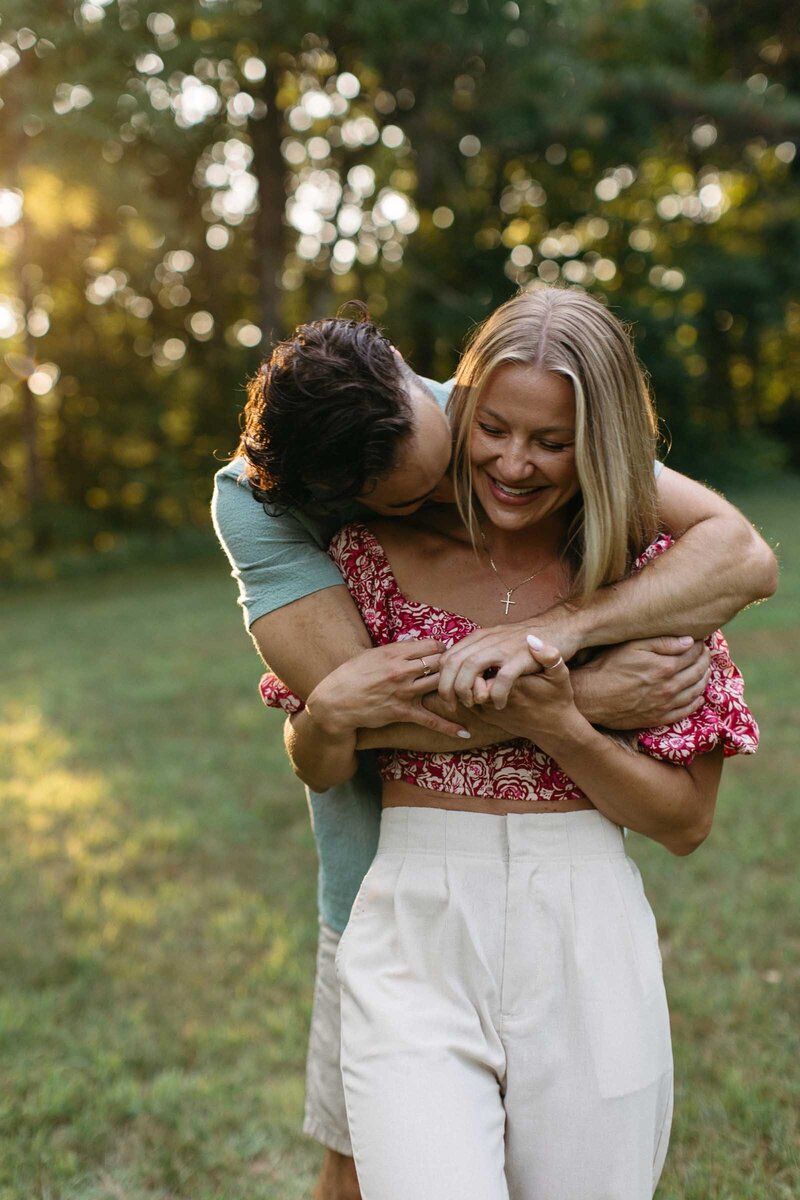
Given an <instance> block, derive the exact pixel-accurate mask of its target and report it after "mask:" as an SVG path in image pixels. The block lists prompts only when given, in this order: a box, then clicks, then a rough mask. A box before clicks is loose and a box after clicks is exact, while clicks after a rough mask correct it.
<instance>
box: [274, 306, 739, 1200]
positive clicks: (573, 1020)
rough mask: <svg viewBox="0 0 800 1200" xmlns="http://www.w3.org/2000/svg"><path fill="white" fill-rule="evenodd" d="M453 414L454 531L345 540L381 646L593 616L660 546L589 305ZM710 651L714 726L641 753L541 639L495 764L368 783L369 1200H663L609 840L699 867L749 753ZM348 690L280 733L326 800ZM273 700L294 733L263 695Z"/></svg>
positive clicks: (561, 312)
mask: <svg viewBox="0 0 800 1200" xmlns="http://www.w3.org/2000/svg"><path fill="white" fill-rule="evenodd" d="M451 409H452V411H451V417H452V421H453V426H454V429H455V432H456V457H455V464H454V478H455V485H456V492H457V498H458V507H457V510H456V509H454V508H452V507H450V508H447V507H442V508H432V509H430V510H424V511H423V513H421V514H419V516H418V517H417V518H416V519H415V520H414V521H413V522H411V521H409V520H405V521H403V522H398V523H392V522H378V523H376V524H374V525H373V526H372V527H371V529H366V528H365V527H364V526H358V525H355V526H349V527H347V528H346V529H344V530H342V531H341V533H340V534H338V535H337V537H336V538H335V539H334V542H333V543H332V546H331V553H332V556H333V558H334V561H335V562H336V563H337V565H338V566H339V567H340V569H341V571H342V574H343V576H344V579H345V582H346V583H347V585H348V587H349V588H350V591H351V593H352V595H353V597H354V599H355V601H356V603H357V604H358V607H359V609H360V611H361V614H362V616H363V618H364V621H365V624H366V625H367V628H368V629H369V630H370V633H371V635H372V639H373V641H374V642H375V643H376V644H378V645H381V644H386V643H388V642H393V641H402V640H404V639H407V638H412V637H413V638H436V639H438V640H440V641H441V642H443V643H444V644H445V645H447V646H449V645H452V644H453V643H454V642H456V641H458V640H459V639H460V638H462V637H465V636H466V635H467V634H469V633H471V632H472V631H473V630H475V629H476V628H477V627H479V626H481V625H489V624H497V623H498V621H499V620H502V619H503V617H504V616H506V617H508V619H509V620H512V619H513V620H514V621H520V620H522V619H524V618H526V617H531V618H533V617H534V616H535V615H536V614H537V613H539V612H541V611H543V610H545V609H547V608H548V607H550V605H552V604H553V603H555V602H556V601H557V600H558V599H560V598H563V597H565V596H570V597H572V598H573V600H574V601H575V603H580V602H581V600H582V599H584V598H586V597H587V596H589V595H591V594H592V592H593V591H594V590H595V589H596V588H598V587H600V586H602V585H605V584H609V583H613V582H614V581H615V580H618V579H620V578H622V577H624V576H625V575H626V574H628V573H629V572H630V570H631V569H632V568H633V567H634V565H635V563H636V561H637V560H638V564H639V565H641V563H642V562H643V561H645V560H646V559H647V558H649V557H652V556H653V555H655V554H658V553H660V552H661V551H662V550H663V549H665V548H666V547H667V546H668V544H669V539H667V538H656V529H655V487H654V479H653V466H652V464H653V459H654V449H655V424H654V418H653V413H652V409H651V406H650V402H649V398H648V395H647V391H646V387H645V385H644V381H643V379H642V375H641V372H640V370H639V368H638V365H637V363H636V360H635V356H634V354H633V350H632V347H631V345H630V342H629V340H628V338H627V336H626V334H625V331H624V330H623V329H622V327H621V326H620V325H619V323H618V322H617V321H616V320H615V319H614V318H613V317H612V316H611V315H610V314H609V313H608V311H607V310H606V309H605V308H604V307H603V306H602V305H600V304H599V303H598V302H596V301H595V300H593V299H591V297H589V296H587V295H585V294H584V293H582V292H578V291H564V290H559V289H546V290H542V291H536V292H529V293H524V294H521V295H519V296H517V297H515V298H514V299H513V300H511V301H509V302H508V303H507V304H506V305H504V306H503V307H502V308H501V309H499V310H498V311H497V312H496V313H494V314H493V315H492V317H490V318H489V320H488V321H487V322H486V323H485V324H484V325H483V326H482V327H481V328H480V329H479V330H478V331H477V333H476V335H475V337H474V338H473V341H472V344H471V346H470V348H469V350H468V352H467V354H466V355H465V357H464V358H463V360H462V363H461V366H460V368H459V372H458V375H457V378H456V387H455V388H454V391H453V395H452V399H451ZM512 607H513V610H514V611H513V612H512V611H511V610H512ZM709 641H710V646H711V651H712V670H711V675H710V679H709V684H708V688H707V692H706V697H707V699H706V703H705V704H704V706H703V708H702V709H700V710H699V711H698V712H697V713H696V714H694V715H693V716H692V717H690V718H687V719H685V720H684V721H682V722H680V723H679V724H678V725H677V726H675V727H672V728H668V729H660V730H650V731H643V732H641V733H640V734H639V736H638V739H637V741H638V746H637V747H636V749H638V750H640V751H644V753H631V749H633V748H634V747H631V746H625V745H621V744H620V743H619V741H618V740H612V739H611V738H608V737H606V736H604V735H603V734H602V733H600V732H598V731H596V730H595V729H594V728H593V727H592V726H591V725H589V724H588V723H587V722H586V720H585V719H584V718H583V717H582V716H581V715H580V713H579V712H578V710H577V708H576V707H575V704H574V702H573V698H572V691H571V687H570V682H569V671H568V669H567V667H566V665H565V664H564V662H563V661H562V659H561V657H560V655H559V653H558V650H557V649H556V648H554V647H549V646H544V645H542V644H541V643H540V642H537V640H536V639H531V655H532V660H533V661H532V666H535V668H536V669H538V673H536V674H532V675H530V676H528V677H525V678H524V679H523V680H521V681H520V682H519V683H518V684H517V685H516V687H515V688H514V691H513V693H512V697H511V700H510V702H509V704H508V705H507V707H506V708H505V709H504V710H502V711H500V712H497V711H495V710H494V708H493V707H492V706H491V705H485V702H486V700H487V699H488V696H489V694H490V690H491V680H479V681H478V684H477V685H476V694H475V696H474V702H475V703H476V704H478V705H484V707H483V709H482V712H483V715H484V718H485V720H486V721H487V722H489V723H490V724H494V725H496V726H497V738H498V744H497V745H495V746H493V747H491V748H490V749H488V750H482V751H469V750H466V751H463V750H462V752H461V753H456V752H455V750H454V752H453V753H452V754H429V755H425V754H420V753H417V752H413V753H412V752H407V751H387V752H386V753H384V754H383V755H382V756H381V774H382V777H383V780H384V784H383V805H384V810H383V818H382V826H381V843H380V849H379V852H378V855H377V857H376V859H375V862H374V864H373V866H372V868H371V869H370V872H369V874H368V875H367V878H366V879H365V881H364V884H363V886H362V889H361V892H360V894H359V897H358V898H357V900H356V903H355V905H354V908H353V913H352V916H351V920H350V924H349V925H348V927H347V930H346V931H345V935H344V937H343V939H342V943H341V946H340V950H339V957H338V970H339V975H340V980H341V984H342V1071H343V1076H344V1081H345V1091H346V1095H347V1108H348V1120H349V1123H350V1129H351V1135H352V1140H353V1147H354V1152H355V1159H356V1165H357V1169H358V1174H359V1181H360V1184H361V1189H362V1194H363V1196H364V1200H426V1198H430V1200H434V1197H435V1198H436V1200H451V1198H452V1200H455V1198H456V1197H458V1198H459V1200H469V1198H474V1200H506V1198H508V1197H511V1198H512V1200H644V1198H645V1197H650V1196H651V1195H652V1193H653V1190H654V1188H655V1185H656V1183H657V1180H658V1177H659V1174H660V1171H661V1167H662V1165H663V1161H664V1156H665V1153H666V1146H667V1141H668V1135H669V1125H670V1118H671V1108H672V1061H671V1049H670V1037H669V1020H668V1014H667V1007H666V999H665V995H664V988H663V981H662V976H661V966H660V956H659V952H658V941H657V935H656V930H655V923H654V920H653V916H652V913H651V911H650V908H649V905H648V904H647V901H646V899H645V896H644V893H643V891H642V888H641V880H640V877H639V873H638V871H637V869H636V867H635V865H634V864H633V863H632V862H631V861H630V859H628V857H627V856H626V854H625V851H624V844H623V837H622V827H628V828H632V829H635V830H637V831H639V832H640V833H643V834H645V835H647V836H649V837H652V838H654V839H655V840H656V841H659V842H661V843H662V844H663V845H664V846H666V847H667V848H668V849H670V850H672V851H673V852H674V853H676V854H687V853H690V852H691V851H692V850H693V849H695V848H696V846H698V845H699V844H700V843H701V841H702V840H703V839H704V837H705V836H706V835H707V833H708V831H709V829H710V826H711V821H712V817H713V811H714V803H715V798H716V792H717V788H718V784H719V778H720V771H721V766H722V757H723V751H724V752H725V753H736V752H737V751H742V752H752V751H753V750H754V749H755V746H756V741H757V729H756V727H755V724H754V722H753V720H752V717H751V716H750V714H749V713H748V711H747V709H746V708H745V706H744V704H743V703H742V701H741V677H740V676H739V674H738V672H737V671H736V668H735V667H734V666H733V664H732V663H731V662H730V659H729V657H728V655H727V648H726V646H725V643H724V639H723V638H722V635H721V634H719V633H717V634H714V635H713V636H712V638H711V639H710V640H709ZM437 666H438V659H437V656H429V657H427V658H425V659H422V660H418V663H417V666H416V671H417V673H418V674H419V675H420V677H421V679H423V680H424V679H425V678H427V679H428V682H429V683H430V684H431V685H432V684H434V683H435V682H436V678H437ZM410 669H414V667H413V666H411V667H410ZM360 674H361V668H360V667H359V660H358V659H356V660H354V661H353V662H350V663H347V664H345V665H344V666H343V667H341V668H340V669H339V670H337V671H336V672H334V673H333V674H332V675H330V676H329V677H328V678H327V679H326V680H324V681H323V683H322V684H320V686H319V687H318V688H316V689H315V691H314V692H313V693H312V695H311V696H310V697H309V699H308V704H307V706H306V707H305V709H304V710H303V711H298V712H297V715H296V716H295V717H294V718H293V726H294V728H293V731H292V738H291V739H290V748H291V752H292V756H293V760H294V764H295V768H296V770H297V771H298V773H299V774H300V775H301V777H302V778H304V779H306V780H307V781H308V782H309V783H310V784H311V785H312V786H313V787H314V788H315V789H317V790H321V789H322V788H324V787H326V786H331V785H332V784H334V783H336V782H339V781H341V780H343V779H345V778H347V777H348V776H349V775H350V774H351V773H352V772H353V771H354V769H355V761H356V760H355V747H356V734H357V729H356V728H355V727H354V726H353V724H352V720H353V718H352V716H350V717H349V718H348V717H346V716H345V715H344V714H345V713H352V712H353V710H354V707H355V708H357V704H354V699H357V697H358V694H359V688H360V687H361V686H362V684H361V679H360ZM421 686H425V684H424V682H423V683H422V685H421ZM264 692H265V695H266V698H267V699H268V701H269V702H272V703H282V704H283V705H284V707H287V708H288V709H289V710H292V709H295V710H297V709H298V708H299V707H300V703H301V702H299V701H297V700H296V698H292V697H291V696H290V695H289V694H287V693H286V691H285V689H282V686H281V685H280V684H279V682H278V681H276V680H274V679H271V680H270V679H267V681H266V684H265V687H264ZM345 699H346V701H347V703H346V704H343V700H345ZM348 722H349V723H348ZM508 739H511V740H508ZM454 746H455V743H454ZM659 760H661V761H659ZM536 818H538V819H536Z"/></svg>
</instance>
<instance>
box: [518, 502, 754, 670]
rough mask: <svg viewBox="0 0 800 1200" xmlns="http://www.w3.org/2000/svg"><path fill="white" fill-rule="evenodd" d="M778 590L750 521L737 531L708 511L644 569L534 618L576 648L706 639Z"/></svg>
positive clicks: (723, 519)
mask: <svg viewBox="0 0 800 1200" xmlns="http://www.w3.org/2000/svg"><path fill="white" fill-rule="evenodd" d="M751 535H752V536H751ZM774 588H775V567H774V556H773V555H772V552H771V551H770V550H769V548H768V547H767V546H766V545H765V543H764V542H762V540H761V539H760V538H759V537H758V535H757V534H756V532H755V530H751V531H750V532H749V533H748V527H747V526H746V525H745V524H744V523H743V524H742V526H741V528H740V529H737V530H732V529H731V525H730V522H729V521H728V520H727V519H726V518H722V517H719V518H717V517H710V518H709V519H708V520H705V521H702V522H701V523H700V524H698V525H695V526H693V527H692V528H691V529H689V530H687V531H686V533H684V534H683V536H682V537H681V538H679V540H678V541H677V542H676V543H675V544H674V546H672V547H670V549H669V550H667V551H665V553H664V554H662V555H661V556H660V557H659V558H657V559H656V560H655V561H654V562H652V563H650V564H649V565H648V566H647V567H646V568H645V569H644V570H643V571H639V572H638V573H637V574H636V575H633V576H631V577H630V578H629V579H626V580H623V581H622V582H621V583H617V584H613V585H612V586H610V587H605V588H601V589H600V590H599V591H598V592H596V593H595V595H594V596H593V597H592V599H591V600H590V601H589V602H588V603H587V604H585V605H582V606H580V607H575V606H573V605H566V604H561V605H557V606H555V607H554V608H552V609H550V610H548V612H546V613H544V614H543V616H542V617H541V618H540V619H539V620H537V621H536V622H531V624H534V625H537V626H538V625H539V624H540V623H541V624H542V625H543V626H544V628H546V629H547V630H548V631H552V634H551V636H552V637H553V640H555V642H556V644H557V645H558V644H559V642H558V631H559V630H564V631H565V633H566V634H567V641H568V642H569V644H570V648H571V649H572V651H573V653H574V652H575V650H577V649H587V648H589V647H592V646H610V645H615V644H617V643H619V642H626V641H632V640H633V639H635V638H645V637H656V636H660V635H672V636H675V637H678V636H681V635H684V634H688V635H690V636H691V637H693V638H695V639H698V640H700V639H702V638H704V637H707V636H708V634H710V633H712V632H713V630H715V629H718V628H719V627H720V626H721V625H724V624H725V623H726V622H727V621H729V620H730V619H731V617H733V616H735V615H736V613H737V612H741V610H742V609H743V608H746V607H747V605H748V604H752V603H753V602H754V601H755V600H758V599H762V598H763V597H764V596H766V595H770V594H771V593H772V591H774Z"/></svg>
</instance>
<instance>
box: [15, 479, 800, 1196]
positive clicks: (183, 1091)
mask: <svg viewBox="0 0 800 1200" xmlns="http://www.w3.org/2000/svg"><path fill="white" fill-rule="evenodd" d="M798 501H800V486H798V485H786V486H785V487H783V488H782V489H780V490H776V492H775V493H773V494H770V495H758V496H751V497H748V498H746V499H745V500H744V501H743V502H744V504H745V507H746V508H747V510H748V512H749V513H750V514H751V516H752V517H753V519H755V520H756V521H757V523H758V524H760V525H761V526H763V528H764V529H765V530H766V532H767V533H768V535H769V536H770V538H771V539H772V540H777V541H780V542H781V543H782V544H783V547H784V549H783V556H782V557H783V563H784V578H783V587H782V592H781V594H780V596H779V597H778V598H776V599H775V600H773V601H772V602H771V603H770V604H769V605H767V606H762V607H760V608H756V609H752V610H750V611H749V612H747V613H745V614H743V615H742V616H741V617H740V618H738V619H737V621H736V622H735V623H734V625H733V626H732V629H731V640H732V642H733V646H734V653H735V656H736V658H737V660H738V661H739V662H740V664H741V665H742V667H743V668H744V670H745V673H746V676H747V679H748V684H749V698H750V702H751V704H752V706H753V708H754V709H755V711H756V714H757V716H758V717H759V719H760V721H761V725H762V732H763V747H762V750H761V753H760V754H759V756H758V757H757V758H756V759H754V760H748V761H739V762H734V763H731V764H730V765H729V766H728V768H727V770H726V778H725V781H724V784H723V791H722V796H721V799H720V803H719V809H718V817H717V822H716V826H715V829H714V832H713V834H712V836H711V838H710V840H709V841H708V842H707V843H706V845H705V846H704V847H702V849H701V850H700V851H699V852H698V853H697V854H696V855H694V856H692V857H691V858H688V859H675V858H672V857H670V856H669V855H668V854H667V853H666V852H665V851H662V850H661V849H660V848H659V847H657V846H655V845H652V844H648V843H647V842H645V841H644V840H643V839H638V838H637V839H632V842H634V844H633V853H634V854H635V856H636V858H637V859H638V860H639V862H640V864H641V866H642V869H643V873H644V875H645V879H646V880H647V882H648V890H649V893H650V897H651V900H652V903H653V907H654V909H655V911H656V914H657V915H658V918H659V924H660V927H661V931H662V938H663V951H664V960H665V968H666V973H667V982H668V989H669V993H670V999H671V1007H672V1014H673V1029H674V1037H675V1053H676V1068H677V1097H676V1117H675V1126H674V1132H673V1140H672V1149H671V1152H670V1157H669V1159H668V1165H667V1168H666V1171H665V1174H664V1177H663V1182H662V1185H661V1188H660V1190H659V1193H658V1195H659V1200H762V1198H763V1200H772V1198H774V1200H789V1198H790V1197H794V1196H797V1195H798V1194H800V1165H799V1164H798V1155H797V1144H798V1143H797V1128H796V1115H795V1114H796V1113H797V1111H798V1096H797V1084H796V1064H797V1061H798V1058H799V1057H800V1054H799V1053H798V1045H797V1032H798V1027H799V1026H798V1012H797V996H798V987H797V962H798V958H797V951H798V941H799V940H800V938H799V937H798V924H797V917H796V913H797V911H798V900H799V899H800V896H799V895H798V892H800V887H798V876H797V869H796V859H797V854H796V846H797V844H798V837H799V836H800V806H798V805H797V803H796V800H795V792H796V785H795V776H796V773H797V768H798V763H799V762H800V751H799V750H798V747H797V735H796V729H797V725H798V718H799V717H800V690H799V689H798V687H797V684H796V668H797V654H796V647H797V645H798V633H800V567H799V566H798V555H797V550H798V547H800V538H799V537H798V529H797V518H796V515H795V514H796V512H797V511H798ZM793 508H794V512H793V511H792V509H793ZM0 622H1V624H0V628H2V652H3V653H2V662H3V670H4V687H3V695H2V700H1V701H0V704H1V705H2V713H3V719H2V726H1V727H0V835H1V836H2V839H3V842H4V844H5V847H6V851H5V854H4V856H3V859H2V864H0V890H1V891H2V902H3V910H4V912H5V920H4V921H3V925H2V929H0V966H1V967H2V975H1V976H0V978H2V987H1V989H0V1056H1V1058H0V1071H1V1072H2V1080H3V1090H2V1096H0V1200H34V1198H42V1200H73V1198H74V1200H77V1198H80V1200H99V1198H100V1197H109V1198H114V1197H116V1198H120V1200H121V1198H125V1200H156V1198H158V1200H167V1198H168V1197H169V1198H176V1200H177V1198H181V1200H211V1198H212V1197H213V1198H215V1200H217V1198H219V1200H223V1198H224V1200H273V1198H274V1200H295V1198H297V1200H299V1198H301V1197H309V1196H310V1195H311V1190H312V1186H313V1180H314V1177H315V1174H316V1171H317V1168H318V1164H319V1158H320V1152H319V1149H318V1147H317V1146H315V1145H314V1144H313V1143H310V1142H307V1141H305V1140H304V1139H303V1138H302V1137H301V1135H300V1133H299V1126H300V1119H301V1110H302V1098H303V1069H304V1055H305V1039H306V1031H307V1024H308V1018H309V1013H310V1004H311V984H312V978H313V958H314V948H315V942H316V912H315V871H316V866H315V856H314V848H313V843H312V839H311V835H310V832H309V828H308V820H307V816H306V811H305V804H304V800H303V796H302V792H301V790H300V788H299V786H298V785H297V784H296V782H295V780H294V778H293V777H292V776H291V773H290V772H289V770H288V768H287V767H286V766H285V764H284V762H283V752H282V747H281V741H280V724H281V721H280V717H279V716H278V715H277V714H273V713H268V712H266V711H265V710H264V709H263V708H262V707H261V705H260V702H259V700H258V696H257V694H256V691H255V683H256V680H257V677H258V663H257V660H256V658H255V655H254V653H253V651H252V649H251V648H250V645H249V642H248V640H247V639H246V637H245V635H244V633H243V630H242V626H241V622H240V619H239V617H238V612H237V610H236V607H235V604H234V587H233V584H232V582H231V581H230V580H229V579H228V578H227V577H226V572H225V567H224V563H223V560H222V558H221V556H220V558H219V560H213V561H211V562H209V563H207V564H205V563H204V564H201V565H192V566H178V567H174V568H171V569H170V568H165V567H159V568H153V569H151V570H140V571H137V572H132V571H129V572H126V573H124V574H117V575H113V576H107V577H98V578H94V579H91V580H71V581H69V582H67V583H61V584H55V585H50V586H49V587H48V588H47V589H46V590H39V589H30V590H26V591H16V592H11V593H8V594H6V595H5V596H4V597H3V598H2V599H1V600H0ZM793 659H794V661H793Z"/></svg>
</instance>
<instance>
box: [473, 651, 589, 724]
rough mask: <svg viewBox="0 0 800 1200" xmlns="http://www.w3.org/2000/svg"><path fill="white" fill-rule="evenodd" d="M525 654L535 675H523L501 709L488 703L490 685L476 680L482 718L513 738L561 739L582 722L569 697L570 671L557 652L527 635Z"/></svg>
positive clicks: (570, 686) (573, 702)
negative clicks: (551, 736) (549, 736)
mask: <svg viewBox="0 0 800 1200" xmlns="http://www.w3.org/2000/svg"><path fill="white" fill-rule="evenodd" d="M527 648H528V654H529V655H530V658H531V668H532V669H533V670H536V672H537V673H536V674H524V675H522V676H520V678H519V679H518V680H517V682H516V683H515V684H514V686H513V688H512V690H511V694H510V695H509V698H508V701H507V703H506V705H505V707H504V708H502V709H500V710H499V711H498V710H497V709H496V708H495V707H494V706H493V705H492V704H491V703H489V702H488V701H489V685H488V684H487V683H486V681H484V680H479V681H477V686H478V689H479V695H480V696H481V710H480V712H481V716H482V718H483V720H484V721H486V722H488V723H489V724H490V725H496V726H497V727H498V728H500V729H504V730H505V731H506V733H509V734H511V735H512V736H513V737H524V738H529V739H530V740H531V741H534V742H535V741H537V740H538V739H539V738H540V737H545V738H546V735H547V734H548V733H553V732H556V731H557V732H558V733H559V734H560V735H561V736H563V735H564V732H565V730H567V729H568V728H570V727H571V726H572V725H573V724H574V725H575V726H576V727H577V726H578V725H580V724H581V723H582V722H583V717H581V715H580V713H579V712H578V710H577V708H576V707H575V699H574V697H573V694H572V684H571V682H570V676H569V669H568V667H567V665H566V663H565V662H564V659H563V657H562V655H561V652H560V650H557V649H556V647H555V646H548V645H545V644H544V643H543V642H542V641H541V639H540V638H537V637H535V636H533V635H532V634H529V635H528V638H527Z"/></svg>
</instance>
